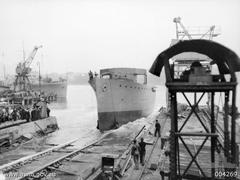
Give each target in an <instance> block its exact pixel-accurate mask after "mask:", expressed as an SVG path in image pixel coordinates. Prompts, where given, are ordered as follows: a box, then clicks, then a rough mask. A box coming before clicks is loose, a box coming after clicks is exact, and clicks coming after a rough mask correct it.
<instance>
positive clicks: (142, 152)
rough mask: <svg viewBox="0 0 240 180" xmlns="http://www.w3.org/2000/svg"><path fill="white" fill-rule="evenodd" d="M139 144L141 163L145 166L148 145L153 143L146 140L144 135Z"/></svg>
mask: <svg viewBox="0 0 240 180" xmlns="http://www.w3.org/2000/svg"><path fill="white" fill-rule="evenodd" d="M138 145H139V153H140V164H141V165H142V166H144V162H145V154H146V145H152V144H150V143H146V142H144V139H143V137H142V138H141V141H140V143H138Z"/></svg>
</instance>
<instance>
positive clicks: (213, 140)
mask: <svg viewBox="0 0 240 180" xmlns="http://www.w3.org/2000/svg"><path fill="white" fill-rule="evenodd" d="M211 95H212V97H211V133H213V134H215V116H214V95H215V93H214V92H212V93H211ZM215 140H216V137H211V163H212V178H213V179H214V177H215V146H216V142H215Z"/></svg>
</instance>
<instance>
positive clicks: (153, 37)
mask: <svg viewBox="0 0 240 180" xmlns="http://www.w3.org/2000/svg"><path fill="white" fill-rule="evenodd" d="M178 16H180V17H181V18H182V22H183V24H184V25H185V26H210V25H216V26H220V27H221V35H220V36H219V37H218V38H216V39H215V40H216V41H218V42H220V43H222V44H224V45H226V46H227V47H229V48H230V49H232V50H234V51H235V52H236V53H237V54H238V55H240V1H238V0H166V1H164V0H15V1H13V0H6V1H5V0H0V54H1V56H0V73H2V72H3V65H5V67H6V71H7V73H8V74H9V73H13V72H14V71H15V67H16V64H17V62H19V61H20V60H22V57H23V53H22V49H23V47H24V49H25V51H26V53H27V55H28V54H29V53H30V52H31V51H32V49H33V47H34V46H35V45H43V48H42V49H39V51H38V52H37V55H36V58H35V60H34V61H33V64H32V67H33V68H35V70H36V68H37V67H36V63H37V61H41V64H42V66H41V67H42V71H43V73H51V72H59V73H64V72H68V71H73V72H87V71H89V70H90V69H92V70H96V71H97V70H99V69H101V68H110V67H136V68H145V69H149V68H150V66H151V64H152V63H153V61H154V59H155V57H156V56H157V55H158V54H159V53H160V52H161V51H163V50H164V49H165V48H167V47H168V46H169V44H170V41H171V39H172V38H175V24H174V23H173V18H174V17H178Z"/></svg>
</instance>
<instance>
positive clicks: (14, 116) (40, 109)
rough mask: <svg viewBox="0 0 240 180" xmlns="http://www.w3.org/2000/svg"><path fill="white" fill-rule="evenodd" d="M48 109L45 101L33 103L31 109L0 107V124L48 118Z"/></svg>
mask: <svg viewBox="0 0 240 180" xmlns="http://www.w3.org/2000/svg"><path fill="white" fill-rule="evenodd" d="M49 115H50V109H49V108H48V107H47V103H46V102H45V101H39V102H37V103H34V104H33V106H32V107H31V108H27V107H24V106H20V105H19V106H2V107H0V124H2V123H5V122H8V121H17V120H26V121H27V122H30V121H36V120H38V119H43V118H46V117H49Z"/></svg>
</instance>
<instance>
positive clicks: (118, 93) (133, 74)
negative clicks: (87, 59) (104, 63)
mask: <svg viewBox="0 0 240 180" xmlns="http://www.w3.org/2000/svg"><path fill="white" fill-rule="evenodd" d="M89 76H90V79H89V83H90V85H91V86H92V88H93V89H94V91H95V94H96V98H97V110H98V126H97V127H98V128H99V129H100V130H109V129H114V128H117V127H119V126H120V125H122V124H126V123H128V122H130V121H134V120H136V119H138V118H140V117H146V116H148V115H149V114H150V113H151V112H152V111H153V108H154V104H155V96H156V92H155V91H156V90H155V88H154V87H153V86H149V85H147V73H146V70H144V69H135V68H112V69H102V70H101V71H100V77H97V75H95V76H93V74H92V73H91V72H90V73H89ZM140 80H141V82H140Z"/></svg>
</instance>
